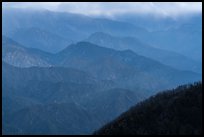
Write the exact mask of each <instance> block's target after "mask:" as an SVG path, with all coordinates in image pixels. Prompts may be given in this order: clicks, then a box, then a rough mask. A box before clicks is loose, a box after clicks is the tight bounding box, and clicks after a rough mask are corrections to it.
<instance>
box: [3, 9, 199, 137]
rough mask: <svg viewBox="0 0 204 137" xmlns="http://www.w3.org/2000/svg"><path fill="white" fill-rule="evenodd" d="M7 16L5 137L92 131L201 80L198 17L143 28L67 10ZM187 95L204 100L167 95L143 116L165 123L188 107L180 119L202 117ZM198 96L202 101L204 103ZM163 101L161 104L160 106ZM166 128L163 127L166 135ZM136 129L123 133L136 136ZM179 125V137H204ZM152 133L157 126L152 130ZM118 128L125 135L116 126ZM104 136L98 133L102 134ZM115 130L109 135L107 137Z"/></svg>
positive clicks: (15, 12) (7, 11)
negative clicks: (182, 135)
mask: <svg viewBox="0 0 204 137" xmlns="http://www.w3.org/2000/svg"><path fill="white" fill-rule="evenodd" d="M2 12H3V13H2V16H3V17H2V132H3V134H4V135H16V134H17V135H26V134H29V135H40V134H42V135H57V134H60V135H64V134H66V135H67V134H68V135H72V134H73V135H76V134H92V133H93V132H94V131H96V130H98V129H99V128H101V127H102V126H103V125H105V124H107V123H108V122H110V121H112V120H114V119H115V118H116V117H118V116H119V115H120V114H121V113H123V112H125V111H127V110H128V109H129V108H130V107H132V106H133V105H135V104H137V103H138V102H140V101H142V100H144V99H146V98H148V97H150V96H153V95H155V94H156V93H158V92H160V91H163V90H166V89H169V88H174V87H176V86H178V85H181V84H187V83H192V82H194V81H200V80H201V78H202V76H201V74H202V71H201V70H202V63H201V62H202V58H201V55H202V53H201V49H202V46H201V40H202V39H201V33H200V32H202V31H200V28H202V26H201V27H200V26H199V25H196V26H195V25H194V24H197V23H199V22H198V21H197V19H196V18H194V19H192V20H191V21H190V22H189V24H188V23H187V22H185V21H182V22H179V21H178V22H175V24H176V25H175V27H172V26H171V25H170V24H169V23H167V24H165V23H164V24H163V25H164V26H161V27H159V26H160V25H158V26H157V28H155V30H152V29H151V25H152V24H149V25H147V27H144V26H145V25H143V26H141V25H138V23H133V22H131V21H128V20H127V22H126V21H124V20H123V21H122V20H113V19H106V18H93V17H89V16H84V15H79V14H72V13H66V12H51V11H47V10H37V11H35V10H23V9H21V10H18V9H12V8H11V9H4V10H2ZM194 21H195V22H194ZM164 22H165V21H164ZM170 22H171V21H170ZM153 24H154V23H153ZM200 53H201V54H200ZM196 86H198V87H199V84H198V85H196ZM192 87H193V88H194V87H195V86H191V89H192ZM199 88H200V87H199ZM184 89H185V90H188V88H184ZM177 90H178V91H180V90H183V88H181V89H176V91H177ZM199 90H200V89H199ZM171 93H172V94H171ZM185 93H186V94H185ZM184 94H185V95H187V96H186V97H187V99H189V101H190V103H192V101H195V100H196V99H195V98H194V95H195V96H197V95H198V94H197V92H196V93H195V94H193V93H192V94H191V93H190V92H183V91H182V92H175V93H174V92H169V93H164V94H162V93H161V95H156V97H154V96H153V97H152V98H153V99H152V98H150V99H149V100H150V101H149V100H147V101H145V102H150V103H147V106H146V105H145V104H146V103H145V102H144V103H142V105H141V106H142V108H140V106H139V110H140V109H141V111H143V109H145V110H146V107H147V108H148V109H147V113H144V115H143V116H144V119H145V120H150V121H151V120H152V119H151V118H150V117H148V116H149V115H147V114H150V113H151V116H154V118H155V119H157V118H158V121H161V119H162V118H166V117H170V118H171V116H176V115H177V114H178V113H176V114H175V113H174V109H173V108H172V106H173V105H174V106H176V109H177V106H178V107H181V106H179V105H180V104H179V103H178V102H181V104H184V105H183V106H184V107H186V109H185V110H182V109H180V108H179V110H181V111H182V113H180V111H179V114H178V115H179V116H180V114H181V115H183V112H185V113H186V112H189V111H187V110H188V109H193V110H195V111H194V112H190V113H189V114H192V116H196V117H198V119H199V118H200V117H199V116H200V115H197V114H198V113H197V112H199V111H200V110H198V109H197V108H196V107H197V106H195V109H194V108H192V107H191V106H185V105H188V101H186V100H185V99H184V98H183V96H184ZM166 95H167V97H168V98H167V97H166ZM190 95H192V98H190ZM199 96H200V93H199ZM199 96H198V97H197V100H196V101H200V97H199ZM160 98H161V100H162V101H161V102H160V103H158V99H160ZM177 98H178V102H177ZM165 99H166V100H165ZM154 100H155V102H156V103H155V104H154ZM183 100H184V102H183ZM151 102H153V105H152V104H151ZM157 103H158V104H159V105H157ZM143 104H144V105H143ZM148 104H149V105H148ZM165 105H167V108H168V110H164V113H165V114H164V115H161V116H160V115H159V116H158V115H156V114H157V113H156V114H155V115H154V114H153V113H152V111H155V110H154V109H156V110H158V112H159V114H160V112H161V110H162V108H164V107H165ZM196 105H197V104H196ZM143 106H144V107H143ZM149 106H150V107H149ZM152 106H153V107H152ZM154 106H155V107H154ZM136 108H137V107H136ZM170 108H171V109H172V110H171V109H170ZM133 111H135V110H134V108H133ZM137 111H138V109H137V110H136V113H138V112H137ZM145 112H146V111H145ZM166 112H168V113H169V114H172V115H168V114H167V113H166ZM124 114H126V113H124ZM130 114H131V115H132V113H130ZM142 114H143V113H142ZM161 114H162V113H161ZM127 115H129V112H127ZM143 116H142V117H143ZM185 116H187V117H188V115H185ZM122 117H123V116H122ZM124 117H126V116H124ZM187 117H185V118H186V119H187ZM173 118H174V117H173ZM176 118H177V117H176ZM176 118H175V119H173V120H172V119H171V120H172V121H177V122H180V117H179V119H176ZM125 119H126V118H125ZM127 119H128V118H127ZM198 119H193V120H195V121H197V120H198ZM133 120H134V118H133ZM145 120H142V121H141V125H143V123H142V122H143V121H144V122H145ZM162 120H163V119H162ZM190 120H191V119H190ZM139 122H140V121H139ZM152 122H155V121H154V120H152ZM167 122H169V121H168V120H167ZM116 123H117V121H116ZM130 123H131V122H130ZM198 123H199V122H198ZM156 124H158V127H159V129H161V130H162V131H161V132H159V131H158V130H156V129H155V128H156V127H153V129H154V131H155V132H157V131H158V133H163V132H164V131H166V125H165V124H166V123H156ZM177 124H178V123H177ZM182 124H183V123H182ZM117 125H119V126H120V124H117ZM131 125H132V124H131ZM131 125H130V126H131ZM147 125H149V126H150V127H151V126H152V124H147ZM171 125H175V123H173V124H172V123H171V124H170V125H169V126H170V128H171V130H174V127H172V126H171ZM196 126H197V125H196ZM144 127H145V126H144ZM160 127H164V131H163V128H160ZM167 127H168V126H167ZM114 128H115V126H114ZM133 128H134V125H133ZM133 128H132V127H130V128H129V127H128V128H125V130H124V131H125V133H129V131H130V132H131V133H135V130H134V129H133ZM145 128H146V127H145ZM176 128H178V129H179V133H186V132H187V131H189V134H190V133H192V132H193V133H195V134H197V133H200V130H199V126H197V127H194V126H191V125H190V126H189V125H185V123H184V127H183V128H181V129H180V127H179V126H177V127H176ZM194 128H195V129H196V128H197V129H196V131H195V130H194ZM108 129H109V127H108ZM126 129H127V130H128V131H126ZM129 129H131V130H129ZM146 129H151V128H149V127H148V126H147V128H146ZM146 129H141V130H139V131H138V132H136V133H143V131H144V132H145V133H149V132H150V130H148V132H146ZM115 130H116V131H117V132H118V129H117V126H116V129H115ZM102 131H103V130H100V131H98V132H96V134H98V133H101V134H103V133H104V132H102ZM121 131H123V130H121ZM174 131H177V129H175V130H174ZM191 131H192V132H191ZM111 132H112V131H110V132H109V130H108V132H105V134H106V133H108V134H109V133H110V134H112V133H111ZM113 132H114V133H116V132H115V131H113ZM168 133H172V132H170V131H169V132H168ZM176 133H177V132H176Z"/></svg>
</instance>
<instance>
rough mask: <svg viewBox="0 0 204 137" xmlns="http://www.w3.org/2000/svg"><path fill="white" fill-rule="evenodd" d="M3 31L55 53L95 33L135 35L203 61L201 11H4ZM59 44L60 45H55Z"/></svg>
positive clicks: (31, 44) (155, 45)
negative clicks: (107, 14)
mask: <svg viewBox="0 0 204 137" xmlns="http://www.w3.org/2000/svg"><path fill="white" fill-rule="evenodd" d="M2 17H3V21H2V34H3V35H5V36H8V37H10V38H12V39H14V40H16V41H17V42H19V43H21V44H22V45H25V46H28V47H32V48H39V49H41V50H44V51H49V52H52V53H56V52H58V51H59V50H61V49H63V48H65V47H66V46H67V45H69V44H70V43H73V42H78V41H81V40H84V39H86V38H87V37H89V36H90V35H91V34H92V33H95V32H104V33H108V34H110V35H113V36H122V37H127V36H131V37H136V38H138V39H139V40H140V41H141V42H142V43H146V44H148V45H151V46H153V47H156V48H159V49H165V50H168V51H174V52H176V53H179V54H182V55H185V56H187V57H188V58H191V59H193V60H196V61H198V62H202V52H201V51H202V15H200V14H199V15H195V16H189V17H186V18H177V19H169V18H165V19H159V18H154V17H149V16H143V17H137V16H134V15H124V16H121V17H116V18H115V20H113V19H106V18H93V17H88V16H84V15H80V14H71V13H66V12H51V11H40V10H39V11H32V10H29V11H25V10H20V9H18V10H16V9H10V10H7V9H4V10H3V11H2ZM55 44H56V45H58V46H57V47H58V48H56V46H55Z"/></svg>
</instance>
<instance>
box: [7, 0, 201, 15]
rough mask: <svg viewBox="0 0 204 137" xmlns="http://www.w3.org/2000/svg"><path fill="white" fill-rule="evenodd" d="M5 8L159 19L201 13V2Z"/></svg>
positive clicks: (48, 4)
mask: <svg viewBox="0 0 204 137" xmlns="http://www.w3.org/2000/svg"><path fill="white" fill-rule="evenodd" d="M5 8H21V9H47V10H52V11H65V12H72V13H80V14H85V15H91V16H93V15H94V16H98V15H100V16H109V17H112V16H114V15H117V14H125V13H131V14H153V15H155V16H161V17H165V16H168V17H175V16H181V15H188V14H194V13H202V3H201V2H163V3H162V2H3V9H5Z"/></svg>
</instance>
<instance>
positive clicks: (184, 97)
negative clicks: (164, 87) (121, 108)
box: [94, 82, 202, 135]
mask: <svg viewBox="0 0 204 137" xmlns="http://www.w3.org/2000/svg"><path fill="white" fill-rule="evenodd" d="M201 133H202V83H201V82H198V83H194V84H191V85H184V86H179V87H177V88H176V89H173V90H169V91H165V92H161V93H159V94H157V95H155V96H152V97H150V98H149V99H147V100H145V101H143V102H141V103H139V104H137V105H136V106H135V107H132V108H131V109H130V110H129V111H127V112H125V113H123V114H122V115H121V116H119V117H118V118H117V119H116V120H114V121H112V122H110V123H109V124H107V125H105V126H104V127H103V128H101V129H100V130H98V131H96V132H95V133H94V134H97V135H133V134H134V135H150V134H151V135H179V134H183V135H190V134H192V135H193V134H201Z"/></svg>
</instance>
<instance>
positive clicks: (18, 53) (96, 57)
mask: <svg viewBox="0 0 204 137" xmlns="http://www.w3.org/2000/svg"><path fill="white" fill-rule="evenodd" d="M2 53H3V54H2V59H3V61H5V62H7V63H8V64H11V65H14V66H18V67H31V66H38V67H51V66H61V67H71V68H76V69H79V70H83V71H85V72H88V73H89V74H90V75H92V76H93V77H94V78H96V79H99V80H108V81H112V82H113V83H114V84H115V86H116V87H120V88H132V89H135V88H139V89H145V88H144V87H147V89H148V90H149V91H152V90H155V91H156V90H159V89H162V87H165V88H168V87H169V88H170V87H172V86H175V85H177V84H182V83H186V82H190V81H194V80H199V79H200V75H199V74H196V73H193V72H190V71H181V70H176V69H174V68H171V67H169V66H166V65H163V64H161V63H159V62H157V61H155V60H152V59H150V58H146V57H144V56H140V55H138V54H136V53H134V52H133V51H131V50H124V51H117V50H114V49H110V48H105V47H100V46H97V45H95V44H92V43H89V42H79V43H77V44H72V45H70V46H68V47H67V48H65V49H64V50H62V51H60V52H58V53H56V54H51V53H46V52H43V51H40V50H36V49H30V48H25V47H22V46H21V45H19V44H18V43H16V42H14V41H13V40H11V39H8V38H6V37H3V52H2ZM98 62H100V64H98ZM52 69H54V68H52V67H51V69H50V70H52ZM48 72H49V71H48ZM48 72H47V73H48ZM48 74H49V73H48ZM34 76H35V75H34ZM45 79H46V78H45ZM61 79H63V78H61ZM124 81H125V82H124ZM158 82H159V83H160V84H159V85H158V84H157V83H158ZM147 85H148V86H147ZM150 85H151V86H150Z"/></svg>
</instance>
